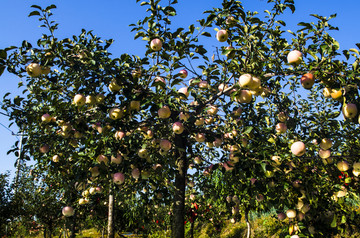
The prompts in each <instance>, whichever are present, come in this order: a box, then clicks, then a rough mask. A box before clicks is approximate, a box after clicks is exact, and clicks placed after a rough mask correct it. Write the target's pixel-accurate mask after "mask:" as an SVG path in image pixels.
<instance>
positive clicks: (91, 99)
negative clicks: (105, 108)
mask: <svg viewBox="0 0 360 238" xmlns="http://www.w3.org/2000/svg"><path fill="white" fill-rule="evenodd" d="M85 103H86V104H89V105H94V104H96V97H95V96H92V95H89V96H86V98H85Z"/></svg>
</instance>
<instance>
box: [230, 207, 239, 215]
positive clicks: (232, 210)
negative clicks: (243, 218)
mask: <svg viewBox="0 0 360 238" xmlns="http://www.w3.org/2000/svg"><path fill="white" fill-rule="evenodd" d="M231 213H232V214H233V215H236V214H239V206H235V207H232V208H231Z"/></svg>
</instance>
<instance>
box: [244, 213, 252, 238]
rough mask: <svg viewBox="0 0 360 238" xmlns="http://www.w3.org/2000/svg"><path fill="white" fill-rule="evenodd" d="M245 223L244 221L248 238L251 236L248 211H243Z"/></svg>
mask: <svg viewBox="0 0 360 238" xmlns="http://www.w3.org/2000/svg"><path fill="white" fill-rule="evenodd" d="M245 221H246V225H247V236H246V237H247V238H250V235H251V225H250V221H249V210H248V209H246V210H245Z"/></svg>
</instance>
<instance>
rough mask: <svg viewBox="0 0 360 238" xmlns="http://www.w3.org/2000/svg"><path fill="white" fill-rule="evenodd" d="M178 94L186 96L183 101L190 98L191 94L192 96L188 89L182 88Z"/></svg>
mask: <svg viewBox="0 0 360 238" xmlns="http://www.w3.org/2000/svg"><path fill="white" fill-rule="evenodd" d="M178 92H179V93H182V94H184V95H185V97H184V96H182V97H181V99H186V98H188V97H189V94H190V93H189V90H188V87H182V88H180V89H179V90H178Z"/></svg>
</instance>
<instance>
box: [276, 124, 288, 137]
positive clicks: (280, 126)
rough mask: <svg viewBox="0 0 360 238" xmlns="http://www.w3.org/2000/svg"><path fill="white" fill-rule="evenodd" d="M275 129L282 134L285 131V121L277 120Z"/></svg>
mask: <svg viewBox="0 0 360 238" xmlns="http://www.w3.org/2000/svg"><path fill="white" fill-rule="evenodd" d="M275 130H276V133H278V134H283V133H285V132H286V130H287V126H286V124H285V123H283V122H279V123H278V124H276V127H275Z"/></svg>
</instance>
